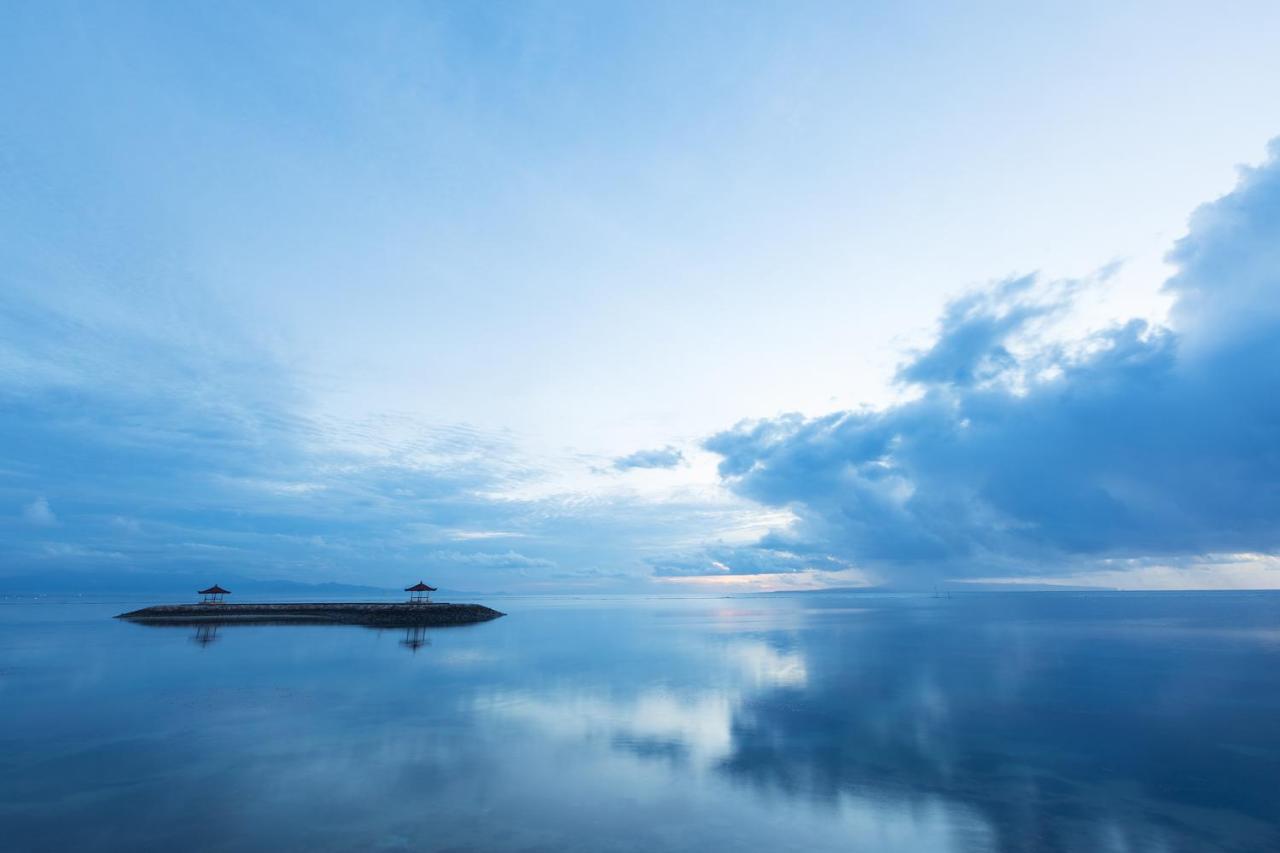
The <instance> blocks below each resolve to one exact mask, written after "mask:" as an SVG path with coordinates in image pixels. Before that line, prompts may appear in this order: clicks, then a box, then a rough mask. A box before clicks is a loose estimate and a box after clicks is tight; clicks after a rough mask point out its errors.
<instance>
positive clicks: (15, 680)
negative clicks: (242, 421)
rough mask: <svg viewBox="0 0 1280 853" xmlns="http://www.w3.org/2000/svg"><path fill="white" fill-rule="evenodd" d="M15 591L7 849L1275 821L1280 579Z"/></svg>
mask: <svg viewBox="0 0 1280 853" xmlns="http://www.w3.org/2000/svg"><path fill="white" fill-rule="evenodd" d="M140 603H141V602H133V601H115V602H102V601H96V602H94V601H77V602H65V601H63V602H59V601H51V600H44V601H40V602H32V601H30V600H17V599H9V600H7V601H0V847H2V848H3V849H4V850H6V851H15V853H16V851H36V850H49V851H55V850H56V851H62V850H131V851H136V850H175V849H188V850H227V851H231V850H236V851H241V850H250V851H254V850H263V851H266V850H272V851H276V850H321V851H325V850H387V851H395V850H441V851H443V850H480V851H487V850H494V851H508V850H510V851H516V850H518V851H560V850H580V851H615V850H617V851H677V850H678V851H685V850H688V851H695V850H696V851H705V850H748V851H750V850H760V851H779V850H804V851H814V850H841V851H851V850H852V851H876V853H879V851H910V853H931V851H952V850H963V851H985V850H998V851H1039V850H1044V851H1081V852H1082V853H1085V851H1087V853H1095V851H1161V853H1173V852H1174V851H1277V850H1280V595H1275V594H1262V593H1207V594H1206V593H1191V594H1188V593H1163V594H1093V593H1089V594H1063V593H1022V594H972V595H963V596H957V597H955V598H952V599H935V598H932V597H929V596H885V595H869V594H831V595H794V596H756V597H751V596H745V597H737V598H722V599H692V600H690V599H685V600H671V599H643V600H624V601H619V600H590V599H537V598H492V599H489V600H487V601H486V602H485V603H489V604H492V605H493V606H495V607H497V608H498V609H501V610H504V611H507V612H508V613H509V614H510V615H509V616H507V617H506V618H504V619H500V620H498V621H496V622H491V623H487V624H482V625H474V626H466V627H460V628H442V629H436V630H430V631H427V632H425V634H424V635H423V636H421V637H420V638H415V637H413V636H412V635H410V634H406V632H404V631H381V632H380V631H375V630H370V629H365V628H359V627H348V626H334V627H310V626H230V627H223V628H221V629H219V630H218V631H216V632H214V633H212V634H210V633H208V632H197V631H196V630H194V629H192V628H155V627H146V626H140V625H132V624H126V623H122V622H118V621H114V620H112V619H110V618H109V617H110V616H112V615H113V614H114V613H117V612H120V611H121V610H124V609H130V608H131V607H132V606H134V605H135V604H140Z"/></svg>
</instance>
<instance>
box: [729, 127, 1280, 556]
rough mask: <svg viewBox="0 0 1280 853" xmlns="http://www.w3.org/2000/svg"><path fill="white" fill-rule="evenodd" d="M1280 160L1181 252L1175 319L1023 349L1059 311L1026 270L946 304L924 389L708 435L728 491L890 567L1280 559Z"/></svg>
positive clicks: (787, 544) (1202, 222)
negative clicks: (898, 399) (1232, 556)
mask: <svg viewBox="0 0 1280 853" xmlns="http://www.w3.org/2000/svg"><path fill="white" fill-rule="evenodd" d="M1271 153H1272V156H1271V158H1270V159H1269V161H1268V162H1267V163H1266V164H1264V165H1262V166H1260V167H1258V168H1253V169H1246V170H1244V171H1243V172H1242V174H1241V179H1240V182H1239V184H1238V186H1237V187H1236V189H1235V190H1234V191H1233V192H1232V193H1230V194H1229V195H1227V196H1225V197H1224V198H1222V199H1219V200H1217V201H1215V202H1212V203H1210V204H1207V205H1205V206H1204V207H1202V208H1201V209H1200V210H1198V211H1197V212H1196V213H1195V214H1194V216H1193V217H1192V219H1191V224H1190V228H1189V232H1188V234H1187V235H1186V236H1185V237H1183V238H1182V239H1181V240H1179V241H1178V242H1177V244H1176V245H1175V247H1174V248H1173V250H1172V252H1171V253H1170V255H1169V260H1170V261H1171V262H1172V263H1174V264H1175V265H1176V266H1177V272H1176V274H1175V275H1174V276H1173V277H1172V278H1171V279H1170V280H1169V281H1168V283H1167V284H1166V289H1167V290H1168V292H1170V293H1171V294H1172V295H1173V296H1174V297H1175V300H1176V301H1175V304H1174V306H1173V310H1172V313H1171V321H1170V325H1169V326H1168V327H1153V326H1149V325H1147V324H1146V323H1144V322H1142V321H1138V320H1135V321H1132V322H1129V323H1127V324H1125V325H1122V326H1119V327H1117V328H1113V329H1110V330H1107V331H1104V332H1101V333H1098V334H1096V335H1094V336H1093V337H1091V338H1089V339H1087V340H1084V341H1079V342H1076V344H1077V345H1076V346H1071V347H1060V346H1059V347H1055V346H1048V345H1044V346H1041V347H1039V348H1035V349H1033V350H1032V351H1030V352H1025V353H1023V354H1021V355H1015V349H1014V348H1013V347H1011V346H1010V342H1011V341H1013V340H1015V339H1019V338H1021V339H1023V340H1024V341H1025V340H1028V339H1029V340H1031V341H1034V340H1035V330H1036V325H1035V324H1036V323H1038V322H1040V321H1041V320H1043V319H1045V318H1046V317H1048V316H1049V315H1051V314H1052V313H1054V312H1056V311H1059V310H1062V302H1061V300H1055V299H1045V298H1043V297H1041V296H1039V295H1037V294H1039V293H1041V292H1042V291H1041V289H1040V288H1039V287H1038V286H1037V284H1036V282H1035V281H1034V280H1033V279H1030V278H1018V279H1014V280H1010V281H1007V282H1003V283H1001V284H999V285H997V286H996V287H994V288H993V289H991V290H990V291H988V292H983V293H978V294H973V295H970V296H966V297H964V298H962V299H960V300H958V301H956V302H955V303H953V304H952V305H951V306H949V308H948V309H947V310H946V312H945V314H944V316H943V319H942V323H941V327H940V330H939V333H938V336H937V340H936V341H935V342H934V343H933V345H932V346H931V347H929V348H928V349H927V350H925V351H923V352H920V353H917V354H915V355H914V356H913V357H912V359H911V360H909V361H908V362H907V363H906V364H904V365H903V366H902V368H901V370H900V371H899V374H898V378H899V380H900V381H901V382H903V383H905V384H910V385H912V386H915V387H917V388H918V389H919V391H920V394H919V396H918V397H917V398H915V399H913V400H911V401H910V402H906V403H902V404H900V405H895V406H891V407H889V408H886V409H883V410H879V411H846V412H837V413H833V414H830V415H827V416H825V417H819V418H804V417H800V416H797V415H790V416H784V417H779V418H773V419H768V420H763V421H755V422H745V423H741V424H739V425H737V426H736V427H734V428H733V429H730V430H727V431H725V432H722V433H719V434H717V435H714V436H712V437H711V438H710V439H709V440H707V442H706V447H707V448H708V449H709V450H711V451H713V452H715V453H717V454H719V455H720V456H721V462H720V466H719V471H720V474H721V476H722V478H723V480H724V481H725V483H726V484H727V485H728V486H729V487H730V488H731V489H732V490H734V491H735V492H737V493H738V494H740V495H742V496H745V497H748V498H751V499H752V500H755V501H758V502H760V503H762V504H765V505H768V506H772V507H785V508H788V509H790V510H791V512H792V513H794V515H795V517H796V522H795V523H794V524H793V525H792V526H790V527H788V528H787V529H785V530H779V531H777V532H775V533H773V534H771V535H770V536H769V537H768V541H767V543H762V544H768V545H769V546H770V547H773V548H789V549H791V550H797V551H799V550H805V551H810V552H812V551H822V552H825V553H827V554H830V555H832V556H833V557H834V558H836V559H840V560H847V561H849V562H851V563H853V564H855V565H857V566H859V567H861V568H867V569H871V570H872V571H874V572H876V573H878V574H879V575H880V576H881V577H883V578H887V579H891V580H903V579H915V580H924V579H930V578H932V579H936V578H938V577H964V576H976V575H997V574H1009V575H1016V574H1036V575H1039V576H1043V575H1046V574H1054V573H1061V572H1074V571H1079V570H1081V569H1082V568H1083V567H1087V566H1088V565H1091V564H1093V563H1095V562H1096V561H1098V560H1102V559H1110V558H1126V557H1162V558H1168V559H1170V560H1177V559H1188V558H1193V557H1199V556H1201V555H1206V554H1216V553H1244V552H1248V553H1264V554H1273V553H1276V552H1277V551H1278V550H1280V450H1278V449H1277V448H1278V447H1280V444H1278V439H1280V143H1276V144H1273V146H1272V151H1271ZM1060 290H1065V292H1067V293H1068V294H1069V292H1070V290H1071V288H1070V287H1069V286H1068V287H1066V288H1060Z"/></svg>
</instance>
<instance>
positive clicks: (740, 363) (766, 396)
mask: <svg viewBox="0 0 1280 853" xmlns="http://www.w3.org/2000/svg"><path fill="white" fill-rule="evenodd" d="M1278 40H1280V9H1277V8H1276V7H1275V5H1274V4H1270V3H1234V4H1225V5H1221V6H1216V7H1214V8H1213V9H1209V8H1207V7H1205V6H1204V5H1203V4H1127V3H1071V4H1041V5H1040V6H1039V7H1038V8H1036V9H1034V10H1033V9H1029V8H1025V7H1024V6H1023V5H1021V4H919V5H908V4H856V5H855V4H838V3H832V4H825V3H798V4H749V3H733V4H715V3H705V4H687V3H673V4H661V3H644V4H601V3H583V4H572V3H546V4H538V3H523V4H485V5H483V6H481V5H478V4H450V5H446V4H425V3H412V4H409V3H404V4H398V3H387V4H378V5H377V7H376V8H367V7H363V6H360V5H357V4H289V3H279V4H236V3H226V4H216V5H210V6H203V7H192V6H189V5H182V6H174V5H173V4H141V3H130V4H111V5H110V6H105V5H103V4H70V3H30V4H24V3H18V4H12V5H11V6H10V7H9V9H8V10H7V12H6V26H5V27H4V28H3V31H2V32H0V90H2V91H3V93H4V95H3V97H4V99H5V109H4V110H2V111H0V401H2V402H3V408H2V409H0V436H3V442H2V443H0V542H2V543H3V544H2V545H0V573H3V574H29V573H37V574H38V573H53V572H71V571H93V572H104V573H114V572H154V571H177V570H182V571H197V572H199V571H207V572H209V573H210V574H216V573H217V572H219V571H222V572H235V573H237V574H242V575H250V576H257V577H282V578H293V579H320V580H341V581H359V582H368V583H376V584H394V583H397V582H399V581H401V580H404V579H405V578H406V576H408V577H409V579H410V580H415V579H417V577H418V575H420V574H429V575H431V577H432V578H434V579H435V580H437V581H439V583H440V584H443V585H446V586H451V587H453V588H459V589H474V590H499V589H511V590H518V589H527V590H560V589H602V590H619V591H631V590H655V589H657V590H672V589H684V588H689V587H692V588H706V587H713V588H714V587H725V588H748V589H753V588H777V587H789V586H821V585H848V584H853V583H866V582H889V583H901V584H917V585H919V584H932V583H934V582H937V581H939V580H943V579H960V578H963V579H975V578H990V577H1000V578H1016V579H1020V580H1037V581H1039V580H1054V581H1058V582H1061V581H1064V580H1065V581H1068V582H1076V583H1107V584H1119V585H1131V586H1218V585H1229V586H1239V585H1248V586H1277V585H1280V567H1278V566H1277V561H1276V559H1275V556H1274V555H1275V554H1276V553H1277V549H1278V548H1280V542H1277V541H1276V540H1275V538H1274V536H1273V535H1272V534H1271V533H1270V532H1269V531H1271V530H1273V529H1280V525H1277V524H1276V523H1275V522H1276V520H1277V519H1278V518H1280V499H1277V497H1276V490H1277V488H1280V485H1278V483H1280V480H1278V478H1280V472H1278V471H1277V469H1276V467H1275V459H1274V450H1272V449H1271V447H1272V446H1273V445H1274V441H1272V440H1271V437H1272V436H1274V435H1276V434H1277V433H1276V429H1277V420H1276V416H1275V410H1274V408H1272V407H1270V404H1269V400H1270V399H1272V398H1273V397H1274V391H1275V390H1276V376H1275V374H1274V372H1273V371H1271V370H1268V369H1266V368H1267V366H1268V365H1269V361H1268V359H1269V357H1270V356H1271V355H1272V354H1273V353H1272V352H1271V351H1270V349H1269V347H1271V344H1270V341H1271V340H1273V339H1275V338H1276V337H1277V336H1276V335H1275V334H1274V333H1275V332H1276V331H1280V329H1277V328H1276V325H1277V321H1278V319H1280V318H1278V317H1277V311H1278V310H1280V290H1278V289H1277V288H1280V282H1278V281H1277V275H1278V274H1280V273H1278V271H1280V259H1278V258H1277V257H1276V255H1275V249H1274V246H1275V245H1277V244H1278V241H1277V240H1276V237H1277V236H1280V235H1278V234H1277V231H1280V212H1278V211H1277V197H1278V195H1280V193H1278V191H1277V190H1276V189H1275V183H1276V182H1275V178H1274V176H1273V175H1274V172H1275V171H1276V169H1277V167H1276V166H1275V165H1274V164H1273V161H1272V160H1270V159H1269V157H1270V156H1272V155H1269V154H1268V148H1267V145H1268V140H1269V139H1270V138H1271V137H1273V136H1275V135H1277V134H1280V103H1278V102H1277V101H1276V99H1275V97H1274V93H1275V91H1276V90H1277V88H1278V87H1280V55H1278V52H1277V51H1276V50H1275V44H1276V43H1277V41H1278ZM1241 164H1246V165H1251V166H1253V167H1255V171H1252V172H1246V173H1244V177H1243V178H1242V177H1241V173H1240V172H1238V167H1239V166H1240V165H1241ZM1269 164H1270V165H1269ZM1228 193H1232V195H1229V196H1227V198H1226V200H1224V201H1220V202H1217V203H1216V204H1209V205H1208V206H1205V207H1202V205H1205V204H1206V203H1209V202H1212V201H1213V200H1214V199H1217V198H1219V197H1222V196H1224V195H1226V194H1228ZM1197 209H1199V210H1200V212H1199V213H1196V214H1195V215H1194V216H1193V215H1192V214H1193V211H1196V210H1197Z"/></svg>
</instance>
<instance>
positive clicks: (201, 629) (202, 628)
mask: <svg viewBox="0 0 1280 853" xmlns="http://www.w3.org/2000/svg"><path fill="white" fill-rule="evenodd" d="M218 628H219V626H218V625H216V624H214V625H197V626H196V630H195V633H193V634H192V635H191V642H193V643H195V644H196V645H198V646H207V645H209V644H210V643H212V642H214V641H215V640H217V639H218Z"/></svg>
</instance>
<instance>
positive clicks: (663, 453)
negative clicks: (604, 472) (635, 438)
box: [613, 446, 684, 471]
mask: <svg viewBox="0 0 1280 853" xmlns="http://www.w3.org/2000/svg"><path fill="white" fill-rule="evenodd" d="M683 462H684V454H683V453H681V452H680V451H679V450H678V449H677V448H675V447H671V446H667V447H664V448H662V449H660V450H637V451H636V452H635V453H631V454H628V455H626V456H620V457H618V458H617V459H615V460H613V467H614V468H616V469H617V470H619V471H630V470H631V469H633V468H674V467H676V466H677V465H680V464H681V463H683Z"/></svg>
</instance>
